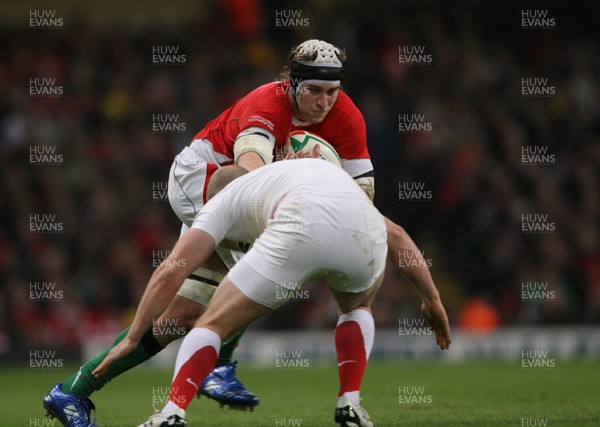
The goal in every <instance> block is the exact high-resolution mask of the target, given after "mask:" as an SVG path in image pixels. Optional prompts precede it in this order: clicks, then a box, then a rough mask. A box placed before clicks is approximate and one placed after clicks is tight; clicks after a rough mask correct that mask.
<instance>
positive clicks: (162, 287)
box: [93, 229, 215, 377]
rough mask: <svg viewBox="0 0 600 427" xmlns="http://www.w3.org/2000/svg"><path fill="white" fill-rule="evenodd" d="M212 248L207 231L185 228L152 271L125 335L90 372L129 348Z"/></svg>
mask: <svg viewBox="0 0 600 427" xmlns="http://www.w3.org/2000/svg"><path fill="white" fill-rule="evenodd" d="M214 249H215V241H214V239H213V238H212V237H211V236H210V235H209V234H208V233H206V232H204V231H201V230H196V229H191V230H190V231H188V232H187V233H186V234H185V235H184V236H183V237H182V238H181V239H179V241H178V242H177V244H176V245H175V247H174V248H173V250H172V251H171V253H170V255H169V256H168V257H167V258H166V259H165V260H164V261H163V262H162V263H161V265H160V266H159V267H158V268H157V269H156V270H155V271H154V273H153V274H152V277H151V278H150V281H149V282H148V285H147V287H146V290H145V292H144V295H143V296H142V299H141V301H140V304H139V305H138V309H137V311H136V314H135V317H134V319H133V323H132V325H131V328H130V330H129V333H128V334H127V336H126V337H125V338H124V339H123V340H122V341H121V342H120V343H119V344H118V345H117V346H115V347H114V348H113V349H112V350H111V351H110V352H109V353H108V355H107V356H106V358H105V359H104V361H103V362H102V363H101V364H100V365H98V367H97V368H96V369H95V370H94V372H93V375H94V376H96V377H98V376H100V375H102V374H103V373H104V372H105V371H106V369H107V368H108V366H109V365H110V364H111V363H112V362H114V361H115V360H117V359H119V358H121V357H123V356H124V355H126V354H128V353H129V352H131V351H132V350H133V349H134V348H135V347H136V346H137V344H138V343H139V341H140V340H141V339H142V336H143V335H144V333H145V332H146V331H147V330H148V329H149V328H151V327H152V322H153V319H156V318H158V317H159V316H160V315H161V314H162V313H163V312H164V311H165V309H166V308H167V306H168V305H169V304H170V302H171V301H172V300H173V298H174V297H175V294H176V293H177V291H178V290H179V288H180V286H181V284H182V283H183V281H184V280H185V279H186V277H188V276H189V275H190V274H191V273H192V272H193V271H194V270H195V269H196V268H198V266H199V265H201V264H202V263H203V262H204V261H205V260H206V259H207V258H208V256H209V255H210V254H211V253H212V252H213V251H214Z"/></svg>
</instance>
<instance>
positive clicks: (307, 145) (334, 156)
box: [290, 130, 342, 168]
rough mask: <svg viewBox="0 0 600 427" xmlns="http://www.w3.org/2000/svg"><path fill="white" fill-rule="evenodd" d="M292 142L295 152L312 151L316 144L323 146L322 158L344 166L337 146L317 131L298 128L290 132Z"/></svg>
mask: <svg viewBox="0 0 600 427" xmlns="http://www.w3.org/2000/svg"><path fill="white" fill-rule="evenodd" d="M290 143H291V145H292V150H294V153H297V152H299V151H308V152H312V150H313V148H314V147H315V145H317V144H318V145H320V146H321V158H322V159H324V160H327V161H329V162H331V163H333V164H334V165H336V166H338V167H340V168H341V167H342V159H340V156H339V155H338V153H337V151H335V148H333V147H332V146H331V144H330V143H328V142H327V141H325V140H324V139H323V138H321V137H320V136H319V135H317V134H316V133H312V132H307V131H304V130H296V131H294V132H292V133H290Z"/></svg>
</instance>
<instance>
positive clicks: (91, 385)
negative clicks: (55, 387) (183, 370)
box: [60, 328, 162, 396]
mask: <svg viewBox="0 0 600 427" xmlns="http://www.w3.org/2000/svg"><path fill="white" fill-rule="evenodd" d="M128 332H129V328H127V329H125V330H124V331H123V332H121V333H120V334H119V336H118V337H117V339H115V342H113V344H112V345H111V346H110V347H109V348H107V349H106V350H104V351H103V352H102V354H100V355H98V356H96V357H95V358H93V359H91V360H88V361H87V362H86V363H85V364H84V365H83V366H82V367H81V368H79V371H77V372H76V373H75V374H73V375H72V376H70V377H69V378H68V379H66V380H64V381H63V382H62V384H61V386H60V389H61V391H62V392H63V393H68V394H80V395H83V396H89V395H90V394H92V393H93V392H95V391H98V390H100V389H101V388H102V387H104V386H105V385H106V384H107V383H108V382H109V381H110V380H112V379H113V378H115V377H117V376H119V375H120V374H122V373H123V372H125V371H128V370H129V369H131V368H133V367H134V366H137V365H139V364H140V363H142V362H144V361H146V360H148V359H150V358H151V357H152V356H154V355H155V354H156V353H158V352H159V351H160V350H162V347H161V346H160V345H159V344H158V342H156V339H155V338H154V335H153V334H152V328H150V329H149V330H148V332H146V333H145V334H144V337H143V338H142V339H141V341H140V343H139V345H138V346H137V348H136V349H135V350H134V351H132V352H131V353H129V354H128V355H127V356H125V357H123V358H122V359H119V360H117V361H115V362H113V363H112V364H111V365H110V366H109V368H108V370H107V371H106V373H105V374H104V375H102V376H101V377H100V378H96V377H94V376H93V375H92V371H93V370H94V369H96V367H97V366H98V365H99V364H100V363H101V362H102V361H103V360H104V358H105V357H106V355H107V354H108V352H109V351H110V349H111V348H113V347H114V346H115V345H117V344H118V343H119V342H121V340H122V339H123V338H125V337H126V336H127V333H128Z"/></svg>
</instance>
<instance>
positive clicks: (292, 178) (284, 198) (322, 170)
mask: <svg viewBox="0 0 600 427" xmlns="http://www.w3.org/2000/svg"><path fill="white" fill-rule="evenodd" d="M228 183H229V185H227V184H228ZM224 185H226V186H225V187H224V189H222V190H221V188H222V187H223V186H224ZM208 193H209V196H212V195H213V194H216V193H218V194H216V195H215V196H214V198H212V199H211V200H210V201H208V203H206V205H205V206H204V207H203V208H202V209H201V210H200V211H199V212H198V214H197V215H196V217H195V219H194V221H193V223H192V225H191V229H190V230H189V231H188V232H187V233H186V234H185V235H184V236H182V237H181V238H180V240H179V241H178V242H177V244H176V245H175V247H174V248H173V250H172V251H171V254H170V255H169V257H168V258H167V260H166V261H165V262H164V263H163V264H161V266H160V267H159V268H158V269H157V270H156V271H155V272H154V274H153V275H152V278H151V279H150V281H149V283H148V286H147V288H146V291H145V293H144V295H143V297H142V299H141V301H140V304H139V306H138V310H137V312H136V315H135V318H134V321H133V324H132V326H131V328H130V330H129V332H128V334H127V336H126V337H125V338H124V339H123V340H122V341H121V342H120V343H119V344H117V345H116V346H115V347H114V348H113V349H112V350H111V351H110V352H109V353H108V355H107V356H106V358H105V359H104V361H103V362H102V363H101V364H100V365H99V366H98V368H97V369H96V370H95V372H94V374H95V375H101V374H102V373H103V372H104V371H105V370H106V369H107V368H108V367H109V366H110V364H111V363H113V362H115V361H116V360H118V359H119V358H121V357H123V356H125V355H127V354H128V353H129V352H131V351H133V350H134V349H135V348H136V347H137V346H138V345H139V342H140V340H141V339H142V337H143V336H144V334H145V331H146V330H147V329H148V328H149V327H151V326H152V322H153V319H155V318H156V317H158V316H160V314H161V313H162V312H163V311H164V310H165V309H166V308H167V306H168V304H169V303H170V302H171V300H172V299H173V297H174V296H175V294H176V292H177V291H178V290H179V288H180V286H181V283H182V282H183V281H184V280H185V279H186V278H187V277H188V275H189V274H190V273H192V272H193V271H194V270H195V269H196V268H197V267H198V266H199V265H201V264H202V263H203V262H204V261H205V260H206V259H207V258H208V257H209V256H210V254H211V253H213V251H214V250H215V248H216V247H217V246H218V245H219V244H220V243H221V242H222V241H223V240H228V241H232V242H245V243H248V244H252V247H251V248H250V250H249V251H248V253H246V254H245V255H244V257H242V258H241V260H240V261H238V262H237V263H236V264H235V266H234V267H233V268H232V269H231V270H230V271H229V273H228V274H227V275H226V276H225V277H224V279H223V280H222V281H221V283H220V285H219V287H218V288H217V290H216V292H215V293H214V295H213V296H212V299H211V300H210V302H209V304H208V307H207V310H206V312H205V313H204V314H203V315H202V316H201V317H200V318H199V319H198V321H197V322H196V324H195V327H194V329H192V330H191V331H190V332H189V333H188V335H187V336H186V338H185V339H184V341H183V343H182V345H181V348H180V350H179V353H178V356H177V361H176V366H175V373H174V377H173V383H172V386H171V388H170V390H171V393H170V395H169V401H168V402H167V404H166V406H165V407H164V408H163V410H162V412H161V413H159V414H155V415H153V416H152V417H150V419H149V420H148V421H147V422H146V423H144V424H142V426H144V427H158V426H161V427H166V426H185V425H186V422H185V413H186V410H187V408H188V406H189V404H190V403H191V401H192V398H193V397H194V395H195V394H196V393H197V391H198V389H199V388H200V385H201V383H202V381H203V379H204V378H205V376H206V375H208V374H209V373H210V372H211V370H212V369H213V367H214V365H215V363H216V361H217V356H218V352H219V349H220V348H221V343H222V341H223V340H225V339H227V338H228V337H229V336H231V335H233V334H235V333H236V332H237V331H238V330H240V329H241V328H244V327H246V326H247V325H248V324H249V323H251V322H252V321H254V320H256V319H258V318H260V317H262V316H264V315H266V314H268V313H270V312H271V311H273V310H275V309H277V308H279V307H280V306H281V305H283V304H284V303H285V302H286V301H284V300H282V299H281V298H280V295H278V293H277V291H276V289H277V287H278V286H294V284H302V283H304V282H306V281H308V280H311V279H315V278H319V277H324V278H325V279H326V281H327V283H328V285H329V288H330V290H331V292H332V294H333V296H334V297H335V299H336V301H337V303H338V306H339V310H340V313H341V314H340V317H339V320H338V324H337V327H336V331H335V347H336V352H337V359H338V374H339V378H340V391H339V394H338V400H337V405H336V409H335V421H336V423H339V424H340V425H343V426H345V425H356V426H372V425H373V424H372V422H371V421H370V420H369V416H368V414H367V412H366V411H365V410H364V409H363V408H361V407H360V405H359V401H360V395H359V393H360V384H361V381H362V377H363V373H364V371H365V368H366V364H367V360H368V357H369V354H370V351H371V347H372V345H373V338H374V332H375V326H374V322H373V317H372V314H371V305H372V302H373V299H374V296H375V294H376V292H377V290H378V289H379V286H380V285H381V282H382V280H383V271H384V268H385V261H386V254H387V233H386V225H385V221H384V219H383V216H382V215H381V214H380V213H379V212H378V211H377V209H376V208H375V207H374V206H373V204H372V203H371V201H370V200H369V198H368V197H367V196H366V194H365V193H364V191H363V190H362V189H361V188H360V187H359V186H358V185H357V184H356V182H355V181H354V180H353V179H352V178H351V177H350V176H349V175H348V174H347V173H346V172H344V171H342V170H340V169H339V168H337V167H336V166H334V165H332V164H330V163H328V162H325V161H322V160H319V159H299V160H290V161H286V162H277V163H274V164H272V165H269V166H265V167H262V168H259V169H257V170H255V171H253V172H250V173H247V172H246V170H245V169H243V168H240V167H237V166H230V167H226V168H222V169H220V170H219V171H218V172H216V173H215V175H214V176H213V178H212V180H211V182H210V183H209V189H208ZM438 314H440V316H437V318H436V319H435V320H434V325H433V326H434V331H435V333H436V339H437V341H438V345H439V346H440V348H441V349H447V348H448V346H449V345H450V329H449V325H448V321H447V318H445V313H438ZM430 319H431V318H430ZM436 322H437V324H436ZM347 423H352V424H347Z"/></svg>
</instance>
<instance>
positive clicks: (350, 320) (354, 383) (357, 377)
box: [335, 309, 375, 404]
mask: <svg viewBox="0 0 600 427" xmlns="http://www.w3.org/2000/svg"><path fill="white" fill-rule="evenodd" d="M374 335H375V325H374V322H373V317H372V316H371V314H370V313H369V312H368V311H365V310H360V309H357V310H353V311H351V312H349V313H346V314H343V315H342V316H340V319H339V321H338V325H337V328H336V329H335V348H336V351H337V360H338V373H339V376H340V391H339V394H338V397H340V396H342V395H343V394H345V393H351V392H358V391H359V390H360V384H361V382H362V378H363V374H364V373H365V369H366V367H367V360H368V358H369V354H370V353H371V348H372V347H373V337H374ZM349 397H358V393H356V396H349ZM351 400H356V399H354V398H352V399H351ZM354 403H356V404H358V402H354Z"/></svg>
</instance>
